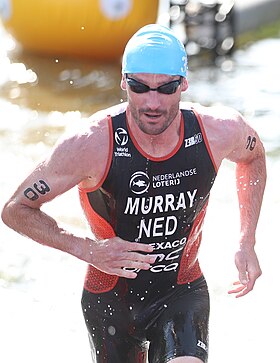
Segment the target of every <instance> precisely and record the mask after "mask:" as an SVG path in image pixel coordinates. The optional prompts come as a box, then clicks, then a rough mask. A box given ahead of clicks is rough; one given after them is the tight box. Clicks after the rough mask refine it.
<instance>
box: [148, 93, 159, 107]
mask: <svg viewBox="0 0 280 363" xmlns="http://www.w3.org/2000/svg"><path fill="white" fill-rule="evenodd" d="M160 96H161V95H160V94H159V93H158V92H157V91H149V92H147V100H146V105H147V107H149V108H150V109H151V110H156V109H158V108H159V107H160V102H161V100H160V98H161V97H160Z"/></svg>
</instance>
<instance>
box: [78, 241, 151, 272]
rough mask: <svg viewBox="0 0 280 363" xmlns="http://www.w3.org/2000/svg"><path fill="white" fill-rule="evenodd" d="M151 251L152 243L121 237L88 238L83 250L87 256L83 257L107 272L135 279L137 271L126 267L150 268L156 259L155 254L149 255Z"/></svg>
mask: <svg viewBox="0 0 280 363" xmlns="http://www.w3.org/2000/svg"><path fill="white" fill-rule="evenodd" d="M151 252H153V247H152V246H150V245H146V244H143V243H137V242H128V241H125V240H123V239H121V238H119V237H112V238H109V239H104V240H100V241H93V240H91V239H89V238H87V239H86V245H85V249H84V251H83V254H84V256H86V258H82V259H83V260H85V261H86V262H88V263H89V264H91V265H93V266H94V267H96V268H97V269H99V270H101V271H103V272H105V273H107V274H110V275H117V276H120V277H125V278H129V279H135V278H136V277H137V273H136V272H134V271H130V270H126V269H132V270H134V269H140V270H148V269H149V268H150V267H151V264H153V263H154V262H155V259H156V256H155V255H154V256H153V255H149V253H151ZM124 268H126V269H124Z"/></svg>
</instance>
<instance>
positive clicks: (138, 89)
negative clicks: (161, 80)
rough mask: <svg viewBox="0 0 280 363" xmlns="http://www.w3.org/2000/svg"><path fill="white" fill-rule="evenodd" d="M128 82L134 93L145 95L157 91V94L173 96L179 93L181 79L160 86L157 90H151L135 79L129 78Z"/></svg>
mask: <svg viewBox="0 0 280 363" xmlns="http://www.w3.org/2000/svg"><path fill="white" fill-rule="evenodd" d="M126 81H127V83H128V85H129V87H130V89H131V91H132V92H135V93H145V92H148V91H157V92H159V93H163V94H165V95H171V94H172V93H175V92H176V91H177V88H178V87H179V85H180V84H181V79H178V80H175V81H171V82H169V83H166V84H163V85H162V86H159V87H157V88H150V87H149V86H147V85H146V84H144V83H141V82H139V81H136V79H133V78H128V77H127V78H126Z"/></svg>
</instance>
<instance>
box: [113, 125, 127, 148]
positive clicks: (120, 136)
mask: <svg viewBox="0 0 280 363" xmlns="http://www.w3.org/2000/svg"><path fill="white" fill-rule="evenodd" d="M115 141H116V143H117V144H118V145H120V146H124V145H126V144H127V142H128V134H127V131H126V130H125V129H123V128H122V127H119V128H118V129H117V130H116V131H115Z"/></svg>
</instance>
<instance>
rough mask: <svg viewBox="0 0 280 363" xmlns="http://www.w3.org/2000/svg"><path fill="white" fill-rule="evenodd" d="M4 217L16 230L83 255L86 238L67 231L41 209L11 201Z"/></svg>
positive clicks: (64, 249)
mask: <svg viewBox="0 0 280 363" xmlns="http://www.w3.org/2000/svg"><path fill="white" fill-rule="evenodd" d="M2 219H3V222H4V223H5V224H6V225H7V226H9V227H10V228H12V229H13V230H15V231H16V232H18V233H20V234H22V235H24V236H26V237H29V238H30V239H32V240H34V241H36V242H38V243H40V244H42V245H46V246H49V247H52V248H55V249H58V250H61V251H63V252H67V253H69V254H71V255H73V256H75V257H78V258H81V256H82V249H83V244H84V243H85V240H86V239H85V238H80V237H76V236H74V235H73V234H71V233H69V232H67V231H65V230H64V229H63V228H61V227H59V226H58V224H57V222H56V221H55V220H54V219H53V218H52V217H50V216H49V215H47V214H45V213H44V212H42V211H41V210H40V209H35V208H30V207H28V206H26V205H23V204H15V203H14V202H13V201H10V202H9V203H7V205H6V206H5V207H4V209H3V212H2Z"/></svg>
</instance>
